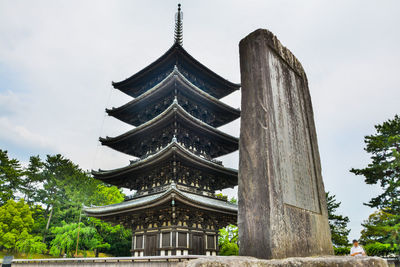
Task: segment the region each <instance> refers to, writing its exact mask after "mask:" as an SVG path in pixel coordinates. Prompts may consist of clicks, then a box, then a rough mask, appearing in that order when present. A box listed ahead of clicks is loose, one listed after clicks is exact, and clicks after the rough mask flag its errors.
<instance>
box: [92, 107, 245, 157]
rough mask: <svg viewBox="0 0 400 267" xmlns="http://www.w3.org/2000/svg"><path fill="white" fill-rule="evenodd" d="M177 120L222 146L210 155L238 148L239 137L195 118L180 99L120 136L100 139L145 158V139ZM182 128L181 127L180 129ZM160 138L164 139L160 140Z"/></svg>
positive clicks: (112, 146)
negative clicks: (142, 147)
mask: <svg viewBox="0 0 400 267" xmlns="http://www.w3.org/2000/svg"><path fill="white" fill-rule="evenodd" d="M176 121H179V122H182V127H185V128H187V129H190V130H191V132H193V133H196V134H197V135H201V136H204V137H205V138H209V139H210V140H212V141H213V145H212V146H213V148H215V147H217V146H218V147H219V148H220V149H217V150H214V151H213V152H211V153H210V156H211V157H213V158H216V157H220V156H223V155H225V154H228V153H231V152H234V151H236V150H237V149H238V146H239V139H238V138H236V137H233V136H231V135H229V134H226V133H224V132H222V131H220V130H218V129H216V128H214V127H212V126H210V125H208V124H207V123H205V122H202V121H201V120H199V119H197V118H195V117H193V116H192V115H190V114H189V113H188V112H187V111H185V110H184V109H183V108H182V107H181V106H180V105H179V104H178V102H177V101H176V100H175V101H174V102H173V103H172V104H171V105H170V106H169V108H167V109H166V110H165V111H164V112H162V113H161V114H159V115H158V116H157V117H155V118H154V119H152V120H150V121H148V122H146V123H144V124H142V125H140V126H138V127H136V128H134V129H133V130H130V131H128V132H126V133H124V134H121V135H119V136H116V137H106V138H100V142H101V143H102V144H103V145H106V146H109V147H111V148H113V149H115V150H118V151H120V152H123V153H126V154H129V155H132V156H135V157H143V156H144V155H145V154H144V153H146V152H144V151H142V149H140V146H141V144H142V142H143V141H144V140H145V139H148V138H153V137H154V134H159V133H160V132H161V130H162V129H164V128H166V127H169V126H171V125H173V123H174V122H176ZM178 131H180V130H179V129H178ZM178 138H179V135H178ZM156 141H157V142H161V141H160V140H156ZM178 141H180V140H178Z"/></svg>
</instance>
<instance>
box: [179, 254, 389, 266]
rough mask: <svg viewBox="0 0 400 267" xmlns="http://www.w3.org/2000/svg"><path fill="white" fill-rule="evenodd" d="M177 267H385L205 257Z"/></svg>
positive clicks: (368, 261) (364, 262) (330, 260)
mask: <svg viewBox="0 0 400 267" xmlns="http://www.w3.org/2000/svg"><path fill="white" fill-rule="evenodd" d="M177 266H178V267H217V266H218V267H250V266H257V267H300V266H301V267H332V266H335V267H354V266H357V267H387V266H388V264H387V262H386V260H384V259H382V258H378V257H350V256H347V257H337V256H336V257H335V256H328V257H305V258H287V259H279V260H260V259H256V258H252V257H234V256H232V257H227V256H225V257H221V256H220V257H205V258H199V259H196V260H190V261H186V262H181V263H179V264H178V265H177Z"/></svg>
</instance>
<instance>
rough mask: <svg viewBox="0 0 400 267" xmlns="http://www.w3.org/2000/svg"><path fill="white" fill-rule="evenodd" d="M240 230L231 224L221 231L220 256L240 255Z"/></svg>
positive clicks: (219, 240)
mask: <svg viewBox="0 0 400 267" xmlns="http://www.w3.org/2000/svg"><path fill="white" fill-rule="evenodd" d="M238 239H239V235H238V228H237V226H235V225H233V224H230V225H228V226H227V227H225V228H222V229H219V236H218V244H219V247H220V250H219V255H221V256H234V255H239V246H238Z"/></svg>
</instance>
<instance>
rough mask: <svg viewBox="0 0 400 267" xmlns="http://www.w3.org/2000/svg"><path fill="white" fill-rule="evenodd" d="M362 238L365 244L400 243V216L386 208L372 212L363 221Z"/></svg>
mask: <svg viewBox="0 0 400 267" xmlns="http://www.w3.org/2000/svg"><path fill="white" fill-rule="evenodd" d="M362 226H363V227H364V228H363V230H362V231H361V237H360V240H361V241H362V242H363V243H364V244H373V243H377V242H378V243H386V244H391V245H394V244H399V243H400V242H399V241H400V240H399V239H400V238H399V230H400V216H399V215H393V214H391V213H390V212H386V211H384V210H378V211H376V212H374V213H372V214H371V215H370V216H369V217H368V219H367V220H365V221H364V222H363V223H362Z"/></svg>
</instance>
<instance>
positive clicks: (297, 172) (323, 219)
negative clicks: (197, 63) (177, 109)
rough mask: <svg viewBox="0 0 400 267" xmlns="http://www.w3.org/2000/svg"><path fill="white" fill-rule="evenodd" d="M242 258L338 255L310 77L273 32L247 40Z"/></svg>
mask: <svg viewBox="0 0 400 267" xmlns="http://www.w3.org/2000/svg"><path fill="white" fill-rule="evenodd" d="M239 47H240V71H241V83H242V104H241V132H240V148H239V214H238V226H239V241H240V255H243V256H254V257H257V258H263V259H271V258H286V257H296V256H314V255H331V254H332V253H333V250H332V243H331V236H330V230H329V224H328V216H327V208H326V200H325V191H324V185H323V181H322V176H321V166H320V158H319V152H318V144H317V136H316V131H315V125H314V118H313V110H312V105H311V99H310V94H309V90H308V84H307V77H306V74H305V72H304V70H303V68H302V66H301V64H300V62H299V61H298V60H297V59H296V58H295V56H294V55H293V54H292V53H291V52H290V51H289V50H288V49H287V48H285V47H283V46H282V45H281V43H280V42H279V40H278V39H277V38H276V37H275V36H274V35H273V34H272V33H271V32H269V31H268V30H256V31H255V32H253V33H251V34H249V35H248V36H247V37H246V38H244V39H243V40H241V42H240V44H239Z"/></svg>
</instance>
